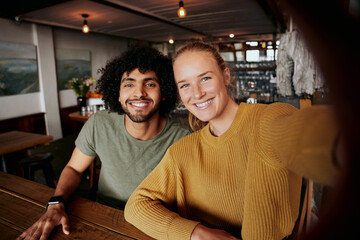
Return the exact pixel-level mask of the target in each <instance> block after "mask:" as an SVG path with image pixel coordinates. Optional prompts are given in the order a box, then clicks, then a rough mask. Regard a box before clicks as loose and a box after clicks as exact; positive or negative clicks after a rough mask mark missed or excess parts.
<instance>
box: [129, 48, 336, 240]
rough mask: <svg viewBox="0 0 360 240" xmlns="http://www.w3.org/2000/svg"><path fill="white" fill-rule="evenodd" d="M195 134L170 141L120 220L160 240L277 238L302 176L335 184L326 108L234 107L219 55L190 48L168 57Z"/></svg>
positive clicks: (285, 231) (291, 220)
mask: <svg viewBox="0 0 360 240" xmlns="http://www.w3.org/2000/svg"><path fill="white" fill-rule="evenodd" d="M173 67H174V74H175V81H176V84H177V88H178V91H179V95H180V97H181V100H182V102H183V103H184V105H185V107H186V108H187V109H188V110H189V112H190V113H191V114H192V115H193V116H194V119H195V121H191V123H192V126H193V127H194V128H201V129H195V130H198V131H196V132H194V133H193V134H190V135H188V136H186V137H184V138H183V139H181V140H179V141H177V142H176V143H174V144H173V145H172V146H171V147H170V148H169V149H168V151H167V153H166V154H165V156H164V158H163V159H162V161H161V162H160V164H159V165H158V166H157V167H156V168H155V169H154V170H153V171H152V173H150V175H149V176H148V177H147V178H146V179H145V180H144V181H143V182H142V183H141V184H140V186H139V187H138V188H137V189H136V190H135V192H134V193H133V194H132V196H131V197H130V199H129V201H128V203H127V205H126V207H125V218H126V220H127V221H129V222H130V223H132V224H133V225H135V226H136V227H137V228H139V229H140V230H142V231H143V232H145V233H146V234H148V235H150V236H152V237H154V238H156V239H171V240H175V239H192V240H195V239H207V240H208V239H240V238H242V239H254V240H259V239H283V238H285V237H287V236H289V235H290V234H291V233H292V230H293V228H294V224H295V222H296V220H297V217H298V213H299V202H300V190H301V183H302V177H303V176H306V177H310V178H312V179H314V180H316V181H319V182H321V183H324V184H332V183H333V181H334V180H335V176H336V174H337V168H336V166H335V164H334V161H333V153H334V151H333V149H334V147H335V143H336V137H337V135H338V130H337V129H338V128H337V125H336V123H335V121H334V118H333V116H332V114H333V113H332V111H331V110H330V108H329V107H325V106H321V107H320V106H319V107H311V108H307V109H304V110H298V109H296V108H294V107H292V106H291V105H288V104H283V103H274V104H269V105H265V104H245V103H241V104H240V105H238V104H236V103H235V102H234V100H232V99H231V97H230V96H229V94H228V92H227V86H229V85H230V70H229V69H228V68H227V67H226V65H225V62H224V60H223V59H222V58H221V56H220V55H219V53H218V52H217V50H216V49H215V48H214V47H213V46H211V45H209V44H206V43H202V42H195V43H189V44H187V45H185V46H184V47H182V48H181V49H179V51H178V52H177V54H176V56H175V58H174V60H173Z"/></svg>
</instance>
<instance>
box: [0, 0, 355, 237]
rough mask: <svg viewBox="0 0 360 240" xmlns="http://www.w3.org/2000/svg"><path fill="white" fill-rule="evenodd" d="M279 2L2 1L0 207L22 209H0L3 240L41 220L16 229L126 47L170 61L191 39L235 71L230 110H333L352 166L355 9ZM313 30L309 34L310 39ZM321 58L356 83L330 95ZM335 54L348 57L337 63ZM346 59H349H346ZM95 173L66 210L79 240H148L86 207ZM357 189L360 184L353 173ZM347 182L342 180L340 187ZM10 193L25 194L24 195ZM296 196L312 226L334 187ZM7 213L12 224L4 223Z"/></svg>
mask: <svg viewBox="0 0 360 240" xmlns="http://www.w3.org/2000/svg"><path fill="white" fill-rule="evenodd" d="M284 2H286V1H272V0H204V1H199V0H184V1H178V0H154V1H147V0H132V1H124V0H89V1H84V0H72V1H64V0H50V1H26V2H23V1H8V2H7V4H6V6H5V7H2V8H1V9H0V106H1V108H0V145H1V146H0V149H1V152H0V153H1V172H0V173H1V174H2V175H1V180H0V187H1V189H0V190H1V192H0V196H4V197H3V198H2V200H1V201H2V202H9V201H10V202H11V201H13V202H14V203H17V204H20V205H22V206H23V207H22V208H21V209H23V210H19V209H16V208H15V207H14V208H12V207H9V208H8V207H6V209H5V207H4V208H3V207H2V209H1V211H0V232H5V233H6V234H7V235H5V236H7V237H9V238H7V237H5V238H3V239H13V237H15V236H17V235H18V234H19V233H21V232H22V231H23V230H24V229H26V228H27V227H29V226H30V225H31V224H30V223H31V222H34V221H35V219H36V218H38V217H39V216H40V215H39V213H38V214H37V215H36V216H37V217H32V218H31V219H32V220H31V219H30V220H29V221H25V220H23V221H20V220H14V219H16V218H15V216H16V215H21V211H26V210H25V208H36V207H37V208H38V210H37V211H38V212H39V211H40V210H41V209H44V206H45V204H46V202H47V200H48V198H49V197H50V196H51V195H52V193H53V190H51V189H53V188H54V187H55V186H56V184H57V180H58V178H59V176H60V173H61V171H62V169H63V168H64V167H65V165H66V164H67V162H68V161H69V159H70V157H71V154H72V151H73V149H74V147H75V144H74V141H75V139H76V137H77V135H78V134H79V132H80V130H81V128H82V126H83V125H84V124H85V122H86V121H87V119H88V118H90V117H91V116H92V115H93V114H94V113H96V112H97V111H101V110H104V109H105V106H104V103H103V101H102V99H101V97H102V95H101V92H98V91H97V89H96V80H97V79H98V78H99V77H100V73H99V72H98V70H99V69H100V68H102V67H104V66H105V64H106V63H107V61H109V60H111V59H112V58H114V57H115V56H118V55H120V54H121V53H122V52H123V51H124V50H126V49H127V48H128V47H130V46H132V45H137V44H146V45H149V46H152V47H154V48H156V49H158V50H159V51H160V52H162V53H163V54H165V55H167V56H169V57H172V56H173V55H174V54H175V52H176V51H177V50H178V49H179V48H180V47H181V46H182V45H184V44H185V43H187V42H189V41H205V42H209V43H212V44H214V45H215V46H216V47H217V48H218V49H219V51H220V54H221V56H222V57H223V58H224V60H225V61H226V63H227V65H228V67H229V68H230V70H231V76H232V83H233V86H234V90H233V97H234V99H235V100H236V102H237V103H241V102H246V103H250V104H271V103H274V102H286V103H289V104H292V105H293V106H295V107H297V108H302V107H306V106H308V105H317V104H334V105H335V106H336V107H338V114H339V115H340V120H341V122H343V123H345V124H344V125H346V126H345V127H344V131H345V132H346V134H345V135H346V137H347V140H348V143H349V144H348V145H347V147H346V150H347V153H348V154H347V156H346V158H347V159H353V158H356V157H358V156H359V155H356V154H358V150H355V149H356V148H357V147H359V146H358V145H359V144H358V139H356V137H354V136H359V135H357V134H358V133H359V126H358V125H359V124H358V123H359V121H357V123H356V120H359V110H354V108H351V106H354V105H355V103H356V102H357V101H358V99H357V98H355V96H356V92H355V91H356V89H360V88H357V87H356V86H358V85H359V81H357V82H356V81H354V80H356V77H357V80H358V79H359V76H360V74H358V73H359V68H358V66H359V65H357V67H351V68H350V67H349V66H356V64H358V63H359V57H358V55H359V53H360V51H357V50H359V44H357V43H356V41H352V42H351V47H350V46H347V44H350V43H349V42H347V41H348V40H349V39H351V40H353V39H352V38H353V37H354V36H355V34H356V32H357V33H358V32H359V29H360V28H359V25H358V24H359V18H360V14H359V13H360V10H359V9H360V3H359V2H358V1H356V0H339V1H330V2H331V3H327V4H326V5H327V6H322V5H321V4H315V3H311V1H303V2H302V1H295V0H291V1H289V2H288V3H284ZM301 2H302V3H301ZM320 2H322V1H320ZM320 9H321V10H324V11H321V14H324V16H325V17H324V19H325V20H328V22H326V21H325V20H324V21H321V20H319V19H320V18H321V17H323V16H322V15H321V14H320V15H317V13H316V10H320ZM325 9H328V10H326V11H327V12H328V14H326V11H325ZM305 13H306V14H305ZM331 14H333V15H332V16H339V18H338V19H339V20H338V21H337V22H336V23H337V24H339V25H338V26H336V27H334V25H332V23H333V22H330V21H333V19H334V18H335V17H334V18H332V17H331ZM336 14H338V15H336ZM320 16H321V17H320ZM343 16H345V17H343ZM341 17H343V18H344V20H343V19H342V18H341ZM304 19H305V20H304ZM335 19H336V18H335ZM312 21H313V22H312ZM316 21H317V22H316ZM346 21H348V22H346ZM309 22H310V23H309ZM312 23H314V24H312ZM315 23H318V25H316V24H315ZM330 23H331V24H330ZM348 23H349V24H353V25H351V26H355V27H353V28H349V29H350V30H349V32H352V34H350V33H349V32H348V31H346V32H345V30H344V28H342V27H339V26H341V24H348ZM321 24H323V25H321ZM328 25H332V26H333V29H331V30H330V27H329V26H328ZM312 27H314V29H315V30H313V31H312V30H311V28H312ZM318 29H322V31H323V32H322V34H323V35H322V36H320V37H318V38H317V37H316V33H314V32H315V31H317V30H318ZM309 34H315V35H314V36H315V37H314V38H313V35H311V37H309V36H310V35H309ZM318 35H321V34H318ZM330 35H333V36H334V37H333V38H332V39H331V40H329V39H328V41H327V42H326V43H324V44H319V42H320V40H322V39H324V38H326V37H328V36H330ZM314 49H315V50H314ZM328 49H333V50H334V52H333V54H334V55H333V56H334V58H336V57H337V56H339V59H340V58H345V59H347V61H348V62H350V65H349V64H347V67H348V68H346V69H345V67H342V66H343V65H345V63H342V62H337V63H334V64H335V65H333V66H336V67H334V69H335V68H338V69H339V72H341V71H343V72H346V74H347V76H348V77H349V78H352V80H351V85H352V87H349V85H350V84H349V82H348V83H346V82H344V83H343V84H341V86H340V87H337V86H338V85H339V84H338V85H336V84H337V83H336V81H333V80H332V79H331V77H330V79H328V75H327V74H322V73H321V70H323V69H324V64H322V63H321V62H320V63H319V60H322V61H323V62H326V61H327V60H326V57H324V56H323V55H322V54H321V53H319V52H321V51H326V50H328ZM343 52H347V53H346V54H350V56H347V55H346V56H342V55H341V53H343ZM354 52H357V57H353V55H351V54H354ZM329 55H330V54H329ZM324 59H325V60H324ZM328 61H329V62H330V60H328ZM329 62H326V64H327V63H329ZM329 64H332V63H329ZM343 68H344V69H343ZM349 68H350V69H351V70H349ZM343 72H342V73H343ZM305 75H307V76H305ZM354 76H355V78H353V77H354ZM85 80H86V81H90V82H91V83H90V86H89V87H88V88H86V89H85V92H82V93H79V92H78V91H76V89H75V87H74V82H76V81H85ZM72 84H73V85H72ZM334 89H335V90H334ZM334 95H335V97H334ZM345 99H346V100H345ZM340 106H341V107H340ZM343 106H347V107H343ZM355 108H356V107H355ZM357 109H358V106H357ZM170 116H171V117H172V118H175V119H179V120H181V121H183V122H184V123H186V124H188V119H187V117H188V112H187V110H186V109H185V108H184V106H183V105H181V104H180V103H179V105H178V107H177V108H176V109H174V110H173V111H172V112H171V114H170ZM354 122H355V123H354ZM350 127H351V130H349V129H350ZM358 149H360V147H359V148H358ZM349 162H351V163H352V161H349ZM358 165H359V164H358V163H357V165H356V164H355V165H351V164H349V166H352V167H349V169H351V171H355V170H356V169H358ZM354 166H355V167H354ZM100 171H101V162H100V160H99V159H96V161H95V162H94V164H92V166H91V167H90V168H89V169H88V170H87V171H86V173H85V174H84V175H83V179H82V181H81V184H80V185H79V187H78V189H77V190H76V194H75V195H76V198H78V199H77V200H78V201H79V202H80V203H81V204H83V206H84V207H83V208H80V210H79V209H78V207H76V206H77V205H76V206H75V204H73V206H72V207H71V206H70V210H69V211H70V212H71V211H72V217H71V218H72V221H75V222H77V224H78V226H77V227H79V229H80V228H84V227H85V228H87V229H88V231H89V232H91V234H92V235H91V237H90V235H81V234H85V233H84V232H83V233H80V232H78V233H77V234H79V235H77V236H78V237H79V238H84V239H104V238H105V237H109V239H151V238H149V237H148V236H146V235H144V234H142V233H141V232H140V231H138V230H137V229H135V228H134V227H133V226H131V225H130V224H127V223H126V222H125V220H124V219H123V213H122V212H121V211H119V210H115V209H110V208H106V207H105V206H104V207H103V208H104V209H102V211H105V212H106V213H107V215H111V214H114V215H116V216H117V217H118V219H120V220H118V222H114V221H112V220H111V219H110V220H109V219H97V218H96V216H95V215H94V213H91V211H87V210H86V209H85V208H86V207H89V208H93V207H94V205H93V204H95V203H93V200H94V192H96V187H97V179H98V176H99V173H100ZM349 171H350V170H349ZM349 174H350V175H351V173H349ZM22 179H26V181H25V182H24V180H22ZM353 180H354V181H355V182H357V183H359V177H358V176H357V178H356V179H355V178H353ZM346 182H347V181H346V180H344V184H345V183H346ZM18 185H24V186H27V187H26V189H20V188H19V187H18ZM355 186H356V185H355ZM304 187H305V188H306V189H305V190H304V194H306V197H305V198H307V202H308V203H309V202H310V203H309V204H310V205H311V206H310V207H309V209H307V211H308V212H307V216H306V217H307V218H314V219H315V220H313V221H318V220H319V219H318V215H319V212H321V209H323V208H324V207H323V205H326V204H327V202H330V201H328V199H329V197H328V196H331V194H333V190H332V189H329V188H327V187H325V186H322V185H321V184H318V183H316V182H312V181H307V182H306V183H304ZM29 189H33V190H29ZM357 191H358V190H357ZM348 194H350V193H348ZM5 195H6V196H5ZM350 195H351V194H350ZM24 199H25V200H24ZM346 201H347V200H346ZM346 201H345V202H346ZM353 201H355V200H353ZM15 205H16V204H15ZM344 205H346V204H344ZM3 206H4V205H3ZM304 206H305V202H304ZM356 210H358V207H357V209H356ZM311 211H312V212H317V213H316V214H315V216H314V214H311V213H310V214H309V212H311ZM84 212H86V213H84ZM355 212H356V211H355ZM81 214H84V215H81ZM349 214H350V213H349ZM5 215H7V216H11V217H9V218H7V217H3V216H5ZM344 216H345V215H344ZM346 216H347V215H346ZM350 218H351V217H350ZM101 221H104V222H106V223H103V222H101ZM357 221H358V220H357ZM307 227H308V228H309V226H307ZM109 232H110V233H109ZM58 233H60V231H58V232H55V235H54V239H57V238H56V234H58ZM89 234H90V233H89ZM119 235H121V236H123V238H119ZM0 238H1V237H0ZM318 239H323V238H318ZM329 239H330V238H329ZM344 239H345V238H344Z"/></svg>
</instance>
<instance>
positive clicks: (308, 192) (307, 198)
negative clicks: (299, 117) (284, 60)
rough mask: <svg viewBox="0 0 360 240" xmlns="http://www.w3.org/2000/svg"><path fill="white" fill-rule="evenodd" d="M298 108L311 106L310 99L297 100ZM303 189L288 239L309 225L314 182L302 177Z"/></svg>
mask: <svg viewBox="0 0 360 240" xmlns="http://www.w3.org/2000/svg"><path fill="white" fill-rule="evenodd" d="M299 105H300V109H304V108H307V107H311V105H312V104H311V100H310V99H300V101H299ZM302 187H303V189H304V190H303V191H302V194H301V196H302V198H301V200H300V212H299V214H300V216H299V218H298V220H297V222H296V224H295V227H294V230H293V233H292V234H291V236H290V237H289V238H287V239H288V240H290V239H298V238H300V237H301V236H302V235H303V234H305V233H306V232H307V231H308V230H309V229H310V227H311V209H312V198H313V189H314V182H313V181H312V180H311V179H305V178H304V179H303V186H302Z"/></svg>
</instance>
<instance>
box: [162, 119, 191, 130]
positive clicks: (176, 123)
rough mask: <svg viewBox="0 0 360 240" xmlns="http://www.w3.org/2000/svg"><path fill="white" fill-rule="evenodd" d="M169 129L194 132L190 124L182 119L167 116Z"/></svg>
mask: <svg viewBox="0 0 360 240" xmlns="http://www.w3.org/2000/svg"><path fill="white" fill-rule="evenodd" d="M167 124H168V130H171V131H183V132H186V133H187V134H189V133H192V130H191V128H190V126H189V125H187V124H185V123H183V122H181V121H180V120H175V119H172V118H169V117H168V118H167Z"/></svg>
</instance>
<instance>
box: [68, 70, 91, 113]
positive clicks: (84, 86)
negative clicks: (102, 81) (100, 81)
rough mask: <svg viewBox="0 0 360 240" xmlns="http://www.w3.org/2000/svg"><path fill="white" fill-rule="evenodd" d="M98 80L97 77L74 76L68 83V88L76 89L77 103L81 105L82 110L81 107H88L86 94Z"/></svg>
mask: <svg viewBox="0 0 360 240" xmlns="http://www.w3.org/2000/svg"><path fill="white" fill-rule="evenodd" d="M95 82H96V80H95V78H92V77H89V78H72V79H70V80H69V81H68V83H67V84H66V87H67V88H71V89H74V91H75V94H76V97H77V104H78V107H79V111H81V107H86V95H87V94H88V92H89V91H90V89H91V88H92V86H93V85H94V83H95Z"/></svg>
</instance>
